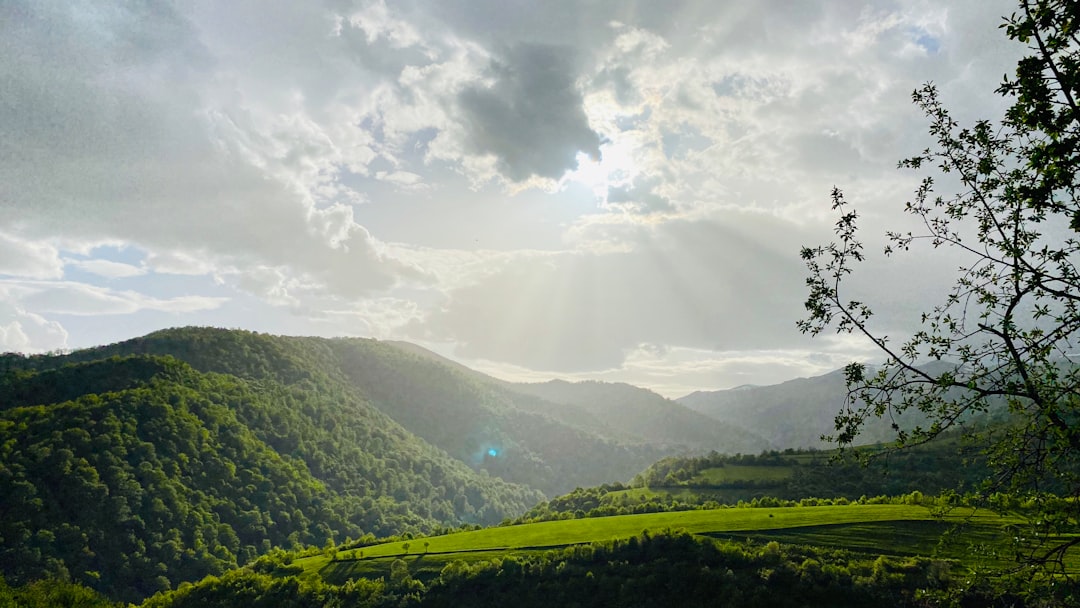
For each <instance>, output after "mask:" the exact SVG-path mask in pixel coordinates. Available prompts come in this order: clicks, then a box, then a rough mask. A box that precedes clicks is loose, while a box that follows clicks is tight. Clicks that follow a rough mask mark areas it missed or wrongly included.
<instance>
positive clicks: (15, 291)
mask: <svg viewBox="0 0 1080 608" xmlns="http://www.w3.org/2000/svg"><path fill="white" fill-rule="evenodd" d="M0 301H7V302H11V303H13V305H17V306H18V307H19V308H20V309H22V310H32V311H35V314H61V315H89V316H92V315H118V314H131V313H134V312H138V311H140V310H156V311H162V312H171V313H188V312H195V311H200V310H210V309H214V308H217V307H219V306H221V305H222V304H223V303H225V302H226V301H227V300H226V299H225V298H220V297H207V296H179V297H174V298H156V297H153V296H147V295H145V294H141V293H138V292H134V291H129V290H123V291H121V290H114V289H108V288H105V287H98V286H95V285H90V284H87V283H76V282H72V281H18V280H7V281H0Z"/></svg>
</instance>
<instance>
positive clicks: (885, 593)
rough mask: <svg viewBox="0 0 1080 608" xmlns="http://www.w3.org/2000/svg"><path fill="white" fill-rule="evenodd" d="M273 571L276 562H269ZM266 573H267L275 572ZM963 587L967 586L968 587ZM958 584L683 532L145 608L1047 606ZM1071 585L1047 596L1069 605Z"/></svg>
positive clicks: (171, 598)
mask: <svg viewBox="0 0 1080 608" xmlns="http://www.w3.org/2000/svg"><path fill="white" fill-rule="evenodd" d="M264 560H265V558H264ZM264 570H265V569H264ZM958 583H959V584H958ZM1002 585H1006V583H1002V584H1000V585H998V586H996V587H992V586H990V585H988V584H983V583H978V584H972V581H971V580H967V577H964V580H961V581H957V580H955V579H954V574H953V570H952V566H951V564H950V563H949V562H946V561H940V560H932V559H928V558H888V557H872V556H863V555H858V554H853V553H850V552H843V551H828V550H821V549H816V548H810V547H793V546H781V545H779V544H777V543H775V542H769V543H767V544H763V545H757V544H745V543H733V542H729V541H716V540H713V539H707V538H699V537H694V536H691V535H689V534H686V533H682V532H666V533H657V534H651V535H650V534H647V533H646V534H642V535H641V536H638V537H636V538H630V539H626V540H619V541H611V542H607V543H597V544H592V545H581V546H575V547H570V548H566V549H562V550H551V551H546V552H532V553H523V554H515V555H504V556H502V557H498V558H493V559H491V560H487V561H479V562H472V563H466V562H464V561H454V562H451V563H449V564H447V565H445V566H444V567H442V569H441V570H440V571H438V572H435V573H428V572H427V571H426V570H425V565H424V558H423V557H422V556H418V557H417V558H415V559H413V560H411V561H408V562H407V561H405V560H402V559H397V560H394V561H393V562H392V563H391V564H390V565H389V568H388V571H387V572H386V573H385V575H384V576H382V577H381V578H376V579H373V580H368V579H356V580H351V581H349V582H347V583H345V584H344V585H340V586H339V585H331V584H327V583H325V582H323V581H322V580H321V579H318V578H311V577H304V578H298V577H295V576H275V575H272V574H268V573H266V572H265V571H264V572H255V571H253V570H251V569H243V570H238V571H234V572H230V573H228V574H226V575H224V576H221V577H210V578H208V579H206V580H204V581H202V582H200V583H198V584H195V585H185V586H183V587H181V588H180V589H178V590H176V591H170V592H163V593H161V594H158V595H157V596H155V597H153V598H151V599H149V600H147V602H145V603H144V605H143V606H144V608H194V607H200V608H202V607H205V608H217V607H222V608H224V607H226V606H230V607H231V606H275V607H278V606H280V607H286V608H288V607H293V606H296V607H301V606H303V607H314V606H332V605H340V606H356V607H359V608H365V607H369V608H376V607H377V608H383V607H390V606H395V607H397V606H405V607H408V606H418V607H419V606H423V607H442V606H448V607H449V606H455V607H462V606H464V607H467V606H520V607H523V608H531V607H537V608H540V607H544V608H546V607H548V606H580V607H588V606H603V607H605V608H606V607H612V606H635V607H638V606H644V607H648V606H658V607H660V606H663V607H666V606H719V607H724V606H732V607H740V608H754V607H759V606H760V607H770V608H785V607H792V608H794V607H800V608H807V607H817V606H822V607H824V606H829V607H831V606H852V607H859V606H866V607H873V608H877V607H879V606H899V607H903V606H911V607H916V606H920V607H927V606H946V605H950V606H951V605H964V606H977V605H978V606H989V605H1005V604H1001V603H1000V602H1003V601H1005V602H1008V605H1011V606H1017V607H1024V606H1029V605H1030V606H1035V605H1039V604H1038V601H1039V600H1038V599H1031V598H1026V597H1024V596H1022V595H1021V594H1017V593H1013V592H1012V591H1011V589H1010V588H1008V587H1003V586H1002ZM1069 591H1075V589H1072V587H1070V586H1068V585H1058V586H1056V587H1054V588H1053V589H1050V588H1047V589H1045V590H1041V592H1045V593H1046V594H1056V595H1057V596H1059V597H1060V596H1062V595H1064V594H1067V593H1068V592H1069Z"/></svg>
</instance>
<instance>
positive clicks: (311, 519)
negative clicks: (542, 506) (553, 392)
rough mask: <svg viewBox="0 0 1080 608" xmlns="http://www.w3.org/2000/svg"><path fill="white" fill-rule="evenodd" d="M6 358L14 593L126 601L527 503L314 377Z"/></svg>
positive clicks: (7, 554) (528, 498) (5, 447)
mask: <svg viewBox="0 0 1080 608" xmlns="http://www.w3.org/2000/svg"><path fill="white" fill-rule="evenodd" d="M18 359H19V358H16V357H12V356H7V357H5V358H4V366H5V367H6V368H7V371H6V372H5V373H4V374H3V380H2V381H0V387H2V388H3V389H4V390H2V391H0V394H2V395H4V397H3V398H2V400H0V495H2V496H4V497H5V499H4V500H3V501H2V504H0V572H2V573H3V575H4V576H5V577H6V578H8V580H9V581H12V582H16V583H18V582H20V581H25V580H30V579H33V578H36V577H39V576H42V575H53V576H60V577H71V578H73V579H74V580H78V581H80V582H83V583H86V584H88V585H90V586H92V587H94V588H97V589H99V590H102V591H104V592H106V593H107V594H108V595H110V596H111V597H115V598H120V599H138V598H139V597H142V596H144V595H146V594H149V593H152V592H154V591H156V590H159V589H162V588H167V587H169V586H172V585H175V584H177V583H178V582H180V581H184V580H196V579H198V578H201V577H203V576H205V575H206V574H212V573H220V572H223V571H224V570H226V569H228V568H231V567H234V566H236V565H237V564H241V563H245V562H247V561H250V559H252V558H254V557H255V556H257V555H259V554H262V553H264V552H265V551H267V550H269V549H270V548H271V547H273V546H286V547H288V546H297V545H300V544H323V543H324V542H326V541H328V540H330V539H336V540H342V539H344V538H345V537H347V536H353V537H359V536H361V535H363V534H375V535H386V534H394V533H400V532H402V531H404V530H409V529H416V530H432V529H436V528H438V527H441V526H443V525H456V524H458V523H464V522H477V523H493V522H497V521H500V520H502V519H503V518H505V517H507V516H510V515H513V514H515V513H519V512H521V511H523V510H524V509H525V508H527V507H528V506H530V505H531V504H533V503H535V502H536V500H537V499H538V498H540V496H541V495H540V493H539V492H537V491H536V490H532V489H529V488H527V487H524V486H520V485H513V484H509V483H506V482H504V481H502V480H499V479H496V478H491V477H487V476H483V475H478V474H477V473H475V472H473V471H471V470H470V469H469V468H468V467H466V466H465V465H464V464H462V463H459V462H456V461H454V460H452V459H450V458H447V457H446V455H445V454H443V453H441V452H440V451H439V450H437V449H435V448H432V447H431V446H429V445H427V444H425V443H424V442H422V441H420V440H418V439H417V438H416V437H415V436H413V435H411V434H410V433H408V432H407V431H405V430H404V429H402V428H401V427H400V426H398V425H397V424H395V423H394V422H393V421H392V420H390V419H389V418H388V417H386V416H385V415H383V414H382V413H381V412H379V411H378V410H376V409H375V408H372V407H370V406H368V405H367V404H366V403H364V402H362V401H358V400H357V399H356V397H355V396H353V395H349V394H348V393H347V392H342V391H340V390H338V389H336V388H335V387H333V386H332V385H330V384H328V383H327V382H326V381H325V379H319V378H316V379H314V380H305V381H304V382H303V383H299V384H297V385H292V386H286V385H283V384H280V383H277V382H271V381H262V382H255V381H248V380H243V379H240V378H238V377H236V376H231V375H224V374H214V373H203V372H198V371H196V370H194V369H193V368H191V367H190V366H189V365H187V364H186V363H184V362H181V361H179V360H177V359H175V358H171V357H159V356H148V355H135V356H130V357H125V358H120V357H117V358H109V359H104V360H98V361H91V362H87V363H63V364H61V365H60V366H59V367H49V363H50V362H52V363H56V362H57V361H55V360H50V359H44V358H35V359H33V360H29V359H23V360H18ZM28 363H29V364H30V365H26V364H28ZM13 367H14V368H19V369H17V370H13V369H12V368H13ZM34 367H38V368H41V369H40V371H37V370H34V369H32V368H34ZM28 368H30V369H28ZM0 369H3V368H0ZM60 380H63V381H64V382H63V383H61V382H59V381H60ZM80 382H81V383H82V384H79V383H80ZM305 384H308V385H305ZM42 386H49V387H52V392H51V393H49V391H45V392H43V393H38V392H37V391H36V390H35V389H39V388H40V387H42ZM57 387H62V390H61V389H59V388H57ZM35 393H37V394H38V395H39V398H38V399H35V398H33V397H32V396H31V395H34V394H35ZM79 393H82V394H79ZM38 400H40V401H41V402H40V403H35V404H33V405H28V403H29V402H32V401H38Z"/></svg>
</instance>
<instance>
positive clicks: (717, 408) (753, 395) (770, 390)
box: [675, 364, 947, 449]
mask: <svg viewBox="0 0 1080 608" xmlns="http://www.w3.org/2000/svg"><path fill="white" fill-rule="evenodd" d="M938 365H941V366H945V365H947V364H938ZM846 399H847V385H846V383H845V380H844V372H843V370H836V371H833V372H830V373H827V374H824V375H821V376H813V377H810V378H798V379H795V380H789V381H787V382H783V383H781V384H774V385H770V386H752V385H744V386H740V387H737V388H732V389H727V390H719V391H697V392H693V393H690V394H689V395H686V396H684V397H680V398H678V399H676V400H675V401H676V402H678V403H680V404H682V405H684V406H686V407H688V408H690V409H692V410H694V411H696V412H700V413H702V414H705V415H707V416H709V417H711V418H713V419H715V420H719V421H721V422H726V423H729V424H738V425H739V426H741V427H742V428H745V429H747V430H748V431H749V432H751V433H754V434H756V435H758V436H760V437H762V438H764V439H765V440H766V441H768V442H769V444H770V445H771V446H773V447H774V448H777V449H786V448H811V447H819V448H820V447H835V445H834V444H831V443H830V442H827V441H823V440H822V439H821V437H822V436H823V435H830V434H832V433H833V432H834V430H835V424H834V420H835V418H836V414H837V413H838V412H840V411H841V409H842V408H843V407H844V404H845V401H846ZM925 420H926V419H925V417H924V416H922V415H921V414H920V413H918V412H909V413H905V414H904V415H903V417H900V418H897V422H898V424H900V426H902V427H908V428H910V427H912V426H914V425H916V424H921V423H923V422H925ZM895 438H896V431H895V430H893V428H892V420H887V419H873V420H869V421H867V423H866V425H865V426H864V427H863V431H862V433H861V434H860V435H859V439H858V441H857V443H879V442H884V441H891V440H894V439H895Z"/></svg>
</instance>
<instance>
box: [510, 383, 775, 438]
mask: <svg viewBox="0 0 1080 608" xmlns="http://www.w3.org/2000/svg"><path fill="white" fill-rule="evenodd" d="M513 388H514V390H516V391H518V392H520V393H524V394H528V395H533V396H535V397H539V398H541V399H543V400H545V401H547V402H551V403H558V404H562V405H565V406H573V407H576V408H577V409H579V410H581V411H583V412H585V413H586V414H588V415H589V416H590V417H593V418H595V419H597V420H600V421H603V422H604V423H605V424H606V425H607V426H608V427H610V428H612V429H616V430H617V431H618V432H620V433H622V434H624V435H625V436H628V437H634V438H638V439H639V440H644V441H648V442H650V443H657V444H661V445H676V446H686V447H689V448H692V449H696V450H706V451H707V450H717V451H721V452H725V453H728V454H736V453H744V454H746V453H755V454H756V453H757V452H760V451H762V450H764V449H767V448H769V447H770V444H769V442H768V441H766V440H765V439H763V438H762V437H760V436H758V435H756V434H754V433H752V432H750V431H747V430H746V429H745V428H744V427H743V426H741V425H740V424H739V423H737V421H733V420H728V421H720V420H717V419H715V418H711V417H709V416H707V415H704V414H702V413H699V412H697V411H694V410H692V409H690V408H688V407H686V406H685V405H683V404H681V403H678V402H676V401H672V400H670V399H665V398H664V397H662V396H660V395H658V394H656V393H654V392H652V391H650V390H647V389H643V388H639V387H636V386H632V385H629V384H623V383H609V382H595V381H586V382H565V381H562V380H551V381H550V382H544V383H536V384H514V385H513Z"/></svg>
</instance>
